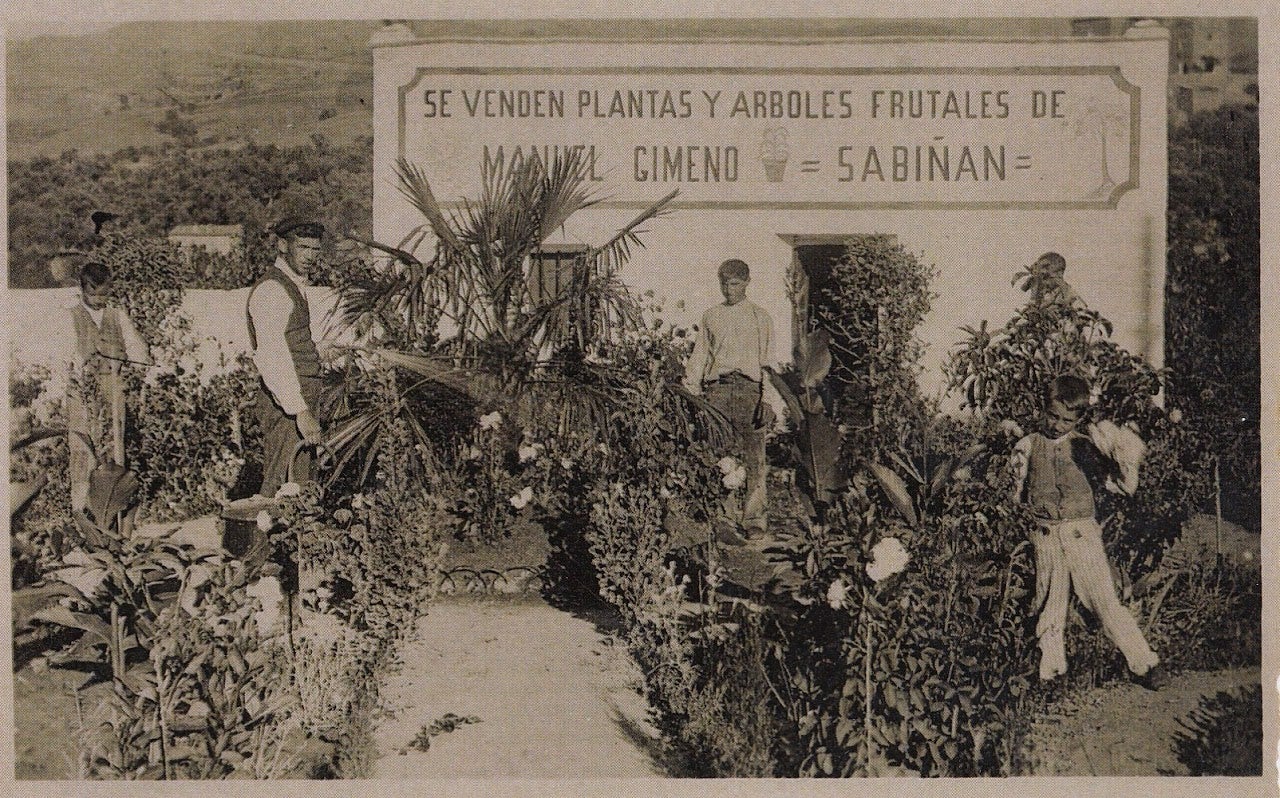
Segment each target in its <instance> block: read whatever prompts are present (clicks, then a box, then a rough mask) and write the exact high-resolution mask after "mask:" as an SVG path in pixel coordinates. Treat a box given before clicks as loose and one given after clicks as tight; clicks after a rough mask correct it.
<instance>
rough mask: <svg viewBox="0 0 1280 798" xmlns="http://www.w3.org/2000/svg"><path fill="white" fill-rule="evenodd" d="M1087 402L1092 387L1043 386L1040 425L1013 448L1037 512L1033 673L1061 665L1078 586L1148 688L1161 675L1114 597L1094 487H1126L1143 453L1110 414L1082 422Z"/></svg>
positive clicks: (1049, 673) (1072, 380)
mask: <svg viewBox="0 0 1280 798" xmlns="http://www.w3.org/2000/svg"><path fill="white" fill-rule="evenodd" d="M1088 406H1089V384H1088V383H1087V382H1086V381H1085V380H1083V379H1081V378H1080V377H1076V376H1070V375H1067V376H1061V377H1058V378H1057V379H1055V380H1054V381H1053V382H1052V383H1050V385H1049V388H1048V390H1047V391H1046V395H1045V401H1044V412H1043V415H1042V417H1041V428H1040V430H1039V431H1038V432H1033V433H1031V434H1030V435H1027V436H1025V437H1023V438H1022V439H1021V440H1019V441H1018V442H1017V444H1015V446H1014V450H1013V458H1012V465H1013V468H1014V469H1015V471H1016V473H1017V485H1016V488H1015V490H1016V498H1017V500H1018V501H1021V502H1025V503H1026V504H1027V505H1029V507H1030V509H1031V512H1032V514H1033V515H1034V516H1035V518H1036V522H1037V524H1036V529H1035V530H1034V531H1033V532H1032V536H1031V537H1032V543H1033V545H1034V546H1035V553H1036V606H1037V608H1038V609H1039V613H1040V617H1039V620H1038V621H1037V623H1036V635H1037V636H1038V637H1039V639H1040V653H1041V658H1040V678H1041V679H1044V680H1050V679H1053V678H1055V677H1057V676H1058V675H1060V674H1062V673H1065V672H1066V670H1067V655H1066V648H1065V644H1064V641H1063V632H1064V628H1065V626H1066V618H1067V602H1068V600H1069V599H1070V596H1071V587H1072V585H1074V586H1075V592H1076V595H1077V596H1078V597H1079V599H1080V603H1081V604H1083V605H1084V606H1085V607H1086V608H1087V609H1089V610H1091V611H1092V612H1093V613H1094V614H1096V615H1097V616H1098V618H1099V619H1100V620H1101V621H1102V628H1103V629H1104V630H1105V631H1106V633H1107V636H1108V637H1110V638H1111V640H1112V642H1114V643H1115V644H1116V646H1117V647H1118V648H1119V649H1120V651H1121V653H1123V654H1124V657H1125V661H1126V662H1127V663H1128V666H1129V670H1130V671H1131V672H1132V673H1133V675H1134V677H1135V680H1136V681H1138V683H1139V684H1142V685H1143V686H1144V687H1147V688H1148V689H1152V690H1154V689H1157V688H1158V686H1159V682H1160V681H1161V679H1160V676H1159V674H1158V671H1157V665H1158V663H1159V661H1160V659H1159V657H1157V656H1156V654H1155V652H1154V651H1152V650H1151V647H1150V646H1149V645H1148V644H1147V641H1146V638H1144V637H1143V635H1142V632H1141V630H1139V629H1138V624H1137V622H1136V621H1134V619H1133V615H1132V614H1131V613H1130V612H1129V610H1128V609H1127V608H1125V606H1124V605H1122V604H1121V603H1120V599H1119V598H1118V597H1117V595H1116V589H1115V584H1114V583H1113V582H1112V579H1111V569H1110V566H1109V563H1108V562H1107V555H1106V552H1105V551H1104V549H1103V547H1102V527H1101V526H1100V525H1099V523H1098V521H1097V517H1096V515H1097V504H1096V502H1095V501H1094V495H1095V494H1094V491H1095V490H1097V489H1098V488H1099V487H1103V486H1104V485H1105V487H1106V489H1108V490H1112V491H1116V492H1123V493H1126V494H1132V493H1133V492H1134V491H1135V490H1136V489H1137V487H1138V468H1139V465H1140V464H1141V461H1142V458H1143V456H1144V454H1145V452H1146V447H1145V445H1144V444H1143V442H1142V440H1141V439H1140V438H1138V436H1137V435H1136V434H1134V433H1133V432H1131V431H1129V430H1126V429H1124V428H1121V427H1118V426H1116V425H1115V424H1114V423H1112V422H1109V421H1100V422H1098V423H1095V424H1088V425H1087V427H1085V432H1081V431H1080V428H1081V425H1082V423H1083V422H1084V416H1085V413H1086V411H1087V410H1088Z"/></svg>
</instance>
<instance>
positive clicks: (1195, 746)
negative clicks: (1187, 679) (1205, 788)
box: [1175, 685, 1264, 776]
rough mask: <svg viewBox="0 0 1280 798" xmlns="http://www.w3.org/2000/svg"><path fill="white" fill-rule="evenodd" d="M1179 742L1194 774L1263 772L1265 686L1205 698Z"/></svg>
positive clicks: (1180, 756) (1180, 751)
mask: <svg viewBox="0 0 1280 798" xmlns="http://www.w3.org/2000/svg"><path fill="white" fill-rule="evenodd" d="M1183 726H1184V727H1185V728H1186V732H1184V733H1179V734H1178V739H1177V740H1176V742H1175V745H1176V748H1177V751H1178V760H1179V761H1180V762H1182V763H1183V764H1184V765H1186V766H1187V769H1188V770H1189V771H1190V773H1191V775H1192V776H1261V775H1262V752H1263V750H1264V749H1263V748H1262V687H1261V686H1260V685H1252V686H1250V687H1246V688H1241V689H1239V690H1233V691H1226V690H1223V691H1220V692H1219V693H1218V694H1217V695H1215V696H1213V697H1212V698H1207V697H1206V698H1202V699H1201V700H1200V706H1199V707H1197V708H1196V710H1195V711H1193V712H1192V713H1191V714H1190V715H1189V716H1188V717H1187V718H1186V719H1185V720H1184V721H1183Z"/></svg>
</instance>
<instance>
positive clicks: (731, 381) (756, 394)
mask: <svg viewBox="0 0 1280 798" xmlns="http://www.w3.org/2000/svg"><path fill="white" fill-rule="evenodd" d="M703 395H704V396H705V397H706V399H707V401H708V402H709V403H710V404H711V406H712V407H714V408H716V409H717V410H719V411H720V412H721V413H724V414H725V416H726V417H727V418H728V419H729V424H730V426H731V427H732V429H733V440H732V451H731V452H729V453H730V454H732V455H733V456H734V457H737V458H738V459H739V460H741V461H742V464H743V466H744V467H745V468H746V471H747V482H746V486H745V487H746V494H745V498H744V499H743V502H742V513H741V517H740V518H734V519H731V520H733V521H735V522H738V523H741V524H742V526H743V527H746V528H749V529H754V530H759V531H763V530H764V529H765V526H766V524H767V520H766V518H765V499H766V492H765V472H766V463H765V457H764V438H765V431H764V430H758V429H756V419H757V418H758V417H759V411H760V398H761V385H760V383H759V382H757V381H755V380H753V379H751V378H750V377H748V376H746V375H745V374H742V373H741V372H737V371H733V372H730V373H728V374H723V375H721V376H720V377H719V378H718V379H715V380H711V381H709V382H706V383H704V384H703Z"/></svg>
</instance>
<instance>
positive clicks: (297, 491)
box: [276, 482, 302, 499]
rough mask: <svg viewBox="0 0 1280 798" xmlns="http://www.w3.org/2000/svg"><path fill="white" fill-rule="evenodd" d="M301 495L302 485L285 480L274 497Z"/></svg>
mask: <svg viewBox="0 0 1280 798" xmlns="http://www.w3.org/2000/svg"><path fill="white" fill-rule="evenodd" d="M300 495H302V486H301V485H299V484H298V483H297V482H286V483H284V484H283V485H281V486H280V489H279V490H277V491H276V498H277V499H280V498H288V497H291V496H300Z"/></svg>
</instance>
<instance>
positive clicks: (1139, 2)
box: [0, 0, 1264, 39]
mask: <svg viewBox="0 0 1280 798" xmlns="http://www.w3.org/2000/svg"><path fill="white" fill-rule="evenodd" d="M0 4H2V5H3V8H4V16H3V19H4V22H5V38H6V39H29V38H32V37H35V36H40V35H74V34H83V33H92V32H94V31H99V30H105V29H107V28H110V27H111V26H112V25H115V24H118V23H120V22H124V21H130V20H139V19H184V18H185V19H254V18H257V19H298V18H304V17H321V18H367V19H379V18H391V17H397V18H422V19H430V18H470V19H483V18H504V17H526V18H528V17H561V16H587V17H627V16H640V17H647V16H667V17H682V16H704V17H705V16H721V17H733V16H783V17H792V16H801V17H802V16H841V17H852V16H904V17H912V16H997V15H999V16H1068V15H1081V14H1087V15H1090V16H1142V15H1151V16H1174V15H1196V14H1203V13H1204V11H1205V7H1204V5H1203V3H1197V2H1190V1H1189V0H1159V1H1158V2H1150V1H1149V0H1130V2H1109V1H1107V0H1103V1H1102V2H1098V1H1096V0H1094V1H1092V2H1089V3H1088V4H1087V8H1084V7H1081V8H1076V9H1072V5H1081V6H1083V4H1076V3H1073V2H1072V0H1059V2H1046V0H1003V2H992V1H991V0H986V1H978V2H975V0H841V2H832V0H767V1H766V0H736V1H733V0H730V1H728V2H726V0H638V1H637V2H631V3H623V4H619V3H616V2H612V1H611V0H578V1H577V2H570V0H538V2H518V1H517V2H512V0H435V2H423V1H422V0H400V2H387V0H368V1H367V2H361V3H360V4H359V5H350V4H342V3H335V2H333V0H276V1H275V2H272V3H270V4H262V3H252V2H247V0H240V1H239V2H221V3H216V4H214V3H191V2H175V0H114V1H112V0H80V1H79V2H70V1H69V0H0ZM353 8H354V9H358V11H354V12H353V11H352V10H351V9H353ZM1263 8H1264V3H1263V1H1262V0H1216V2H1215V3H1214V5H1213V13H1214V14H1215V15H1237V16H1260V15H1261V9H1263ZM1073 12H1074V13H1073Z"/></svg>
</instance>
